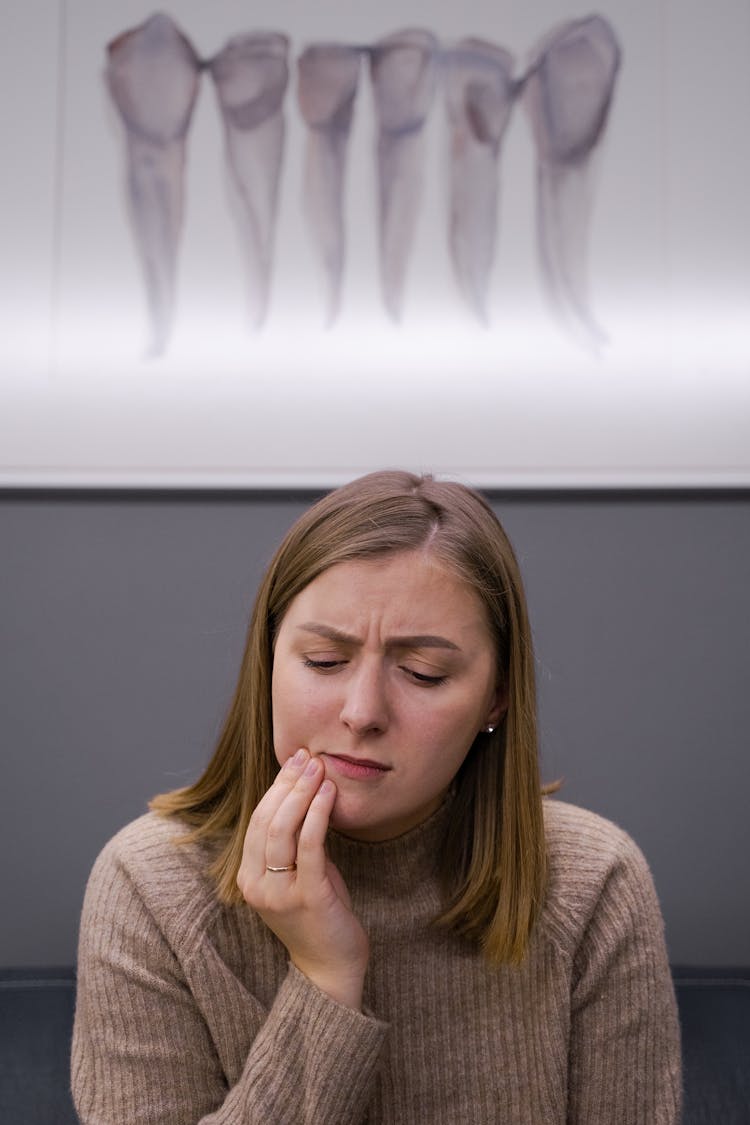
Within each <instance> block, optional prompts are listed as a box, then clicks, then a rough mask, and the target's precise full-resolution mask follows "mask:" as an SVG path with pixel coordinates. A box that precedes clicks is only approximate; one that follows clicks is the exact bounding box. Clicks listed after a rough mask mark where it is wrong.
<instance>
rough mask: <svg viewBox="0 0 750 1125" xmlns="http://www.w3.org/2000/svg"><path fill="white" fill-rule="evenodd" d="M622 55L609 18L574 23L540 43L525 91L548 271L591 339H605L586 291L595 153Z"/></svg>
mask: <svg viewBox="0 0 750 1125" xmlns="http://www.w3.org/2000/svg"><path fill="white" fill-rule="evenodd" d="M620 59H621V51H620V47H619V44H618V42H617V38H616V36H615V33H614V31H613V30H612V28H611V26H610V24H609V23H608V22H607V21H606V20H604V19H602V18H601V17H600V16H590V17H588V18H587V19H583V20H573V21H570V22H569V23H566V24H563V25H562V26H561V27H559V28H556V29H555V30H554V31H552V32H551V33H550V34H549V35H548V36H547V37H545V39H544V40H543V41H542V43H541V44H540V45H539V47H538V48H537V51H536V52H535V56H534V58H533V60H532V63H531V66H530V69H529V71H528V74H527V79H526V83H525V88H524V103H525V107H526V110H527V112H528V114H529V118H530V120H531V125H532V129H533V133H534V138H535V141H536V148H537V162H538V163H537V193H538V194H537V211H538V226H539V230H538V236H539V253H540V261H541V268H542V272H543V275H544V278H545V282H546V286H547V290H548V293H549V296H550V298H551V300H552V303H553V305H554V306H555V307H556V308H557V310H558V312H559V313H560V315H561V317H562V319H563V320H564V321H565V322H567V324H568V325H569V327H570V328H571V329H572V330H573V331H574V332H577V333H581V332H582V333H583V336H584V338H586V339H588V340H589V341H590V342H592V343H601V342H602V341H603V339H604V338H605V336H604V333H603V332H602V330H601V329H600V328H599V326H598V325H597V324H596V322H595V320H594V318H593V316H592V314H591V312H590V309H589V296H588V269H587V241H588V232H589V226H590V216H591V193H592V178H593V172H594V169H593V158H594V156H595V154H596V150H597V148H598V145H599V142H600V141H601V138H602V136H603V134H604V129H605V127H606V124H607V118H608V114H609V109H610V106H611V103H612V96H613V93H614V87H615V80H616V78H617V72H618V69H619V66H620Z"/></svg>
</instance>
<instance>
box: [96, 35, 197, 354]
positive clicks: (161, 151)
mask: <svg viewBox="0 0 750 1125" xmlns="http://www.w3.org/2000/svg"><path fill="white" fill-rule="evenodd" d="M107 53H108V62H107V69H106V79H107V82H108V85H109V90H110V93H111V96H112V99H113V101H114V104H115V106H116V107H117V110H118V111H119V114H120V116H121V118H122V121H123V123H124V126H125V133H126V137H127V160H128V178H127V179H128V193H129V198H130V205H131V210H132V218H133V226H134V231H135V238H136V244H137V247H138V252H139V255H140V258H141V262H142V266H143V271H144V275H145V283H146V293H147V300H148V308H149V315H150V324H151V346H150V352H151V354H153V355H159V354H161V353H162V352H163V351H164V349H165V347H166V344H167V341H168V339H169V334H170V330H171V326H172V318H173V313H174V298H175V270H176V263H177V251H178V243H179V237H180V230H181V226H182V211H183V173H184V168H185V151H186V142H185V138H186V135H187V131H188V127H189V125H190V118H191V115H192V112H193V106H194V104H195V99H196V96H197V93H198V87H199V81H200V60H199V59H198V57H197V55H196V53H195V51H194V50H193V47H192V45H191V44H190V42H189V41H188V39H186V38H185V36H184V35H183V34H182V33H181V32H180V30H179V28H178V27H177V26H176V25H175V24H174V23H173V22H172V20H170V19H169V17H168V16H165V15H155V16H152V17H151V18H150V19H148V20H146V21H145V23H143V24H140V25H139V26H138V27H135V28H133V29H131V30H130V31H126V32H124V33H123V34H122V35H120V36H118V37H117V38H116V39H114V40H112V42H111V43H109V44H108V46H107Z"/></svg>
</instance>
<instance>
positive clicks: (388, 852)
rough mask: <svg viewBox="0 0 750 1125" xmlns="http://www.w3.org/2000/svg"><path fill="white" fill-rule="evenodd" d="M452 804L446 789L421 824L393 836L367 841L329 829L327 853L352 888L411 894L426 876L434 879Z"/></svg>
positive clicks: (384, 892)
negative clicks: (378, 840)
mask: <svg viewBox="0 0 750 1125" xmlns="http://www.w3.org/2000/svg"><path fill="white" fill-rule="evenodd" d="M452 808H453V794H452V793H449V794H448V796H447V797H446V799H445V800H444V801H443V803H442V805H441V806H440V808H439V809H437V810H436V811H435V812H434V813H433V814H432V815H431V816H430V817H428V818H427V820H425V821H423V822H422V824H418V825H417V826H416V827H415V828H412V829H410V830H409V831H408V832H404V833H403V834H402V835H401V836H396V837H395V838H394V839H392V840H383V841H381V842H378V843H369V842H364V841H362V840H353V839H352V838H351V837H350V836H344V835H343V834H342V833H340V832H336V831H334V830H333V829H331V830H330V831H329V833H328V853H329V855H330V857H331V860H332V861H333V862H334V863H335V864H336V866H337V867H338V868H339V870H340V871H341V874H342V875H343V876H344V879H345V881H346V882H347V884H348V885H349V886H350V889H353V887H354V885H355V884H356V885H357V886H358V888H359V889H360V890H361V891H363V892H364V893H365V894H368V893H380V894H386V895H388V896H389V897H390V896H393V897H395V898H397V897H400V896H401V895H403V894H413V893H414V891H415V888H416V887H418V886H419V885H420V884H421V883H424V882H425V880H429V881H432V880H434V877H435V874H436V872H437V859H438V856H439V854H440V850H441V848H442V846H443V840H444V837H445V833H446V829H447V827H448V823H449V821H450V817H451V812H452Z"/></svg>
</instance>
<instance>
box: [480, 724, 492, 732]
mask: <svg viewBox="0 0 750 1125" xmlns="http://www.w3.org/2000/svg"><path fill="white" fill-rule="evenodd" d="M482 733H483V734H494V733H495V725H494V723H490V724H489V725H488V726H486V727H485V728H484V730H483V732H482Z"/></svg>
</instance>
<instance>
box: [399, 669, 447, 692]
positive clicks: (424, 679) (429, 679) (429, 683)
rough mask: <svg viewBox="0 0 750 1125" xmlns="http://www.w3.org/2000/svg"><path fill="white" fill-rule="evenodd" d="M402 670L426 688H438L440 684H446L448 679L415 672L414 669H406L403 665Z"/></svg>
mask: <svg viewBox="0 0 750 1125" xmlns="http://www.w3.org/2000/svg"><path fill="white" fill-rule="evenodd" d="M401 670H402V672H406V674H407V675H408V676H411V678H412V679H413V680H416V682H417V683H418V684H422V685H423V686H424V687H437V686H438V684H444V683H445V681H446V680H447V679H448V677H447V676H427V675H425V673H424V672H415V671H414V669H413V668H405V667H403V665H402V668H401Z"/></svg>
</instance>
